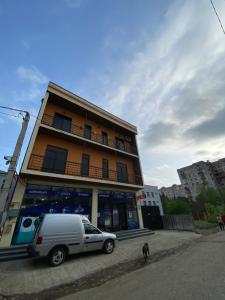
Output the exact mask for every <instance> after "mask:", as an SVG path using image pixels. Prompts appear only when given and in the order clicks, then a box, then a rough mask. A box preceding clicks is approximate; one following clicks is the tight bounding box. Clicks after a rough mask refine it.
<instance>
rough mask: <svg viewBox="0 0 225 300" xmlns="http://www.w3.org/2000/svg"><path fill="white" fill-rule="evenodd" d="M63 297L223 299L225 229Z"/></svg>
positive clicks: (224, 286)
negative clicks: (113, 277)
mask: <svg viewBox="0 0 225 300" xmlns="http://www.w3.org/2000/svg"><path fill="white" fill-rule="evenodd" d="M61 299H63V300H71V299H74V300H87V299H91V300H95V299H107V300H111V299H113V300H114V299H123V300H126V299H127V300H128V299H129V300H137V299H138V300H142V299H143V300H146V299H151V300H161V299H165V300H170V299H171V300H176V299H182V300H186V299H188V300H208V299H210V300H220V299H221V300H222V299H223V300H224V299H225V232H219V233H216V234H214V235H210V236H205V237H203V238H201V239H199V240H198V241H197V242H196V243H195V244H194V245H192V246H190V247H188V248H187V249H186V250H185V251H183V252H182V253H178V254H175V255H173V256H170V257H167V258H165V259H163V260H161V261H159V262H155V263H152V264H148V265H147V266H146V267H144V268H142V269H139V270H137V271H134V272H132V273H129V274H126V275H123V276H121V277H118V278H116V279H114V280H111V281H109V282H107V283H105V284H103V285H101V286H99V287H96V288H92V289H89V290H84V291H81V292H79V293H76V294H73V295H69V296H66V297H64V298H61Z"/></svg>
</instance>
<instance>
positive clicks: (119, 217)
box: [111, 203, 127, 231]
mask: <svg viewBox="0 0 225 300" xmlns="http://www.w3.org/2000/svg"><path fill="white" fill-rule="evenodd" d="M111 229H112V231H117V230H125V229H127V212H126V203H114V204H113V207H112V228H111Z"/></svg>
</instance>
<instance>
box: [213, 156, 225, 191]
mask: <svg viewBox="0 0 225 300" xmlns="http://www.w3.org/2000/svg"><path fill="white" fill-rule="evenodd" d="M211 164H212V168H213V172H214V176H215V178H216V182H217V186H218V188H219V189H222V190H224V189H225V158H222V159H219V160H217V161H215V162H212V163H211Z"/></svg>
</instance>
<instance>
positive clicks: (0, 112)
mask: <svg viewBox="0 0 225 300" xmlns="http://www.w3.org/2000/svg"><path fill="white" fill-rule="evenodd" d="M0 114H2V115H6V116H10V117H14V118H19V116H18V115H17V116H15V115H11V114H7V113H4V112H2V111H0Z"/></svg>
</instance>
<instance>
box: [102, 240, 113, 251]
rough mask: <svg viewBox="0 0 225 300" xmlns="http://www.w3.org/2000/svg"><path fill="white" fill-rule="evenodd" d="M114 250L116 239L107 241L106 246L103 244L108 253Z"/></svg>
mask: <svg viewBox="0 0 225 300" xmlns="http://www.w3.org/2000/svg"><path fill="white" fill-rule="evenodd" d="M113 250H114V241H113V240H107V241H105V243H104V246H103V251H104V252H105V253H106V254H111V253H112V252H113Z"/></svg>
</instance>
